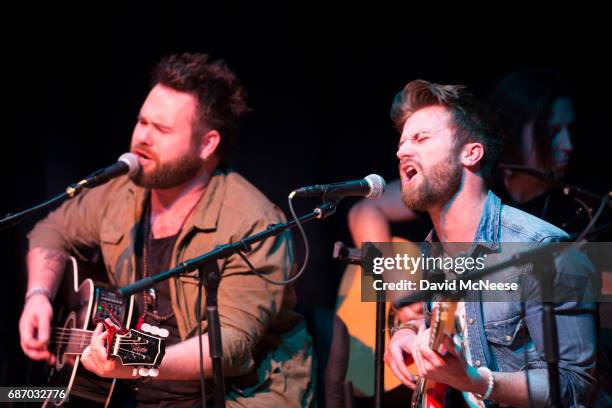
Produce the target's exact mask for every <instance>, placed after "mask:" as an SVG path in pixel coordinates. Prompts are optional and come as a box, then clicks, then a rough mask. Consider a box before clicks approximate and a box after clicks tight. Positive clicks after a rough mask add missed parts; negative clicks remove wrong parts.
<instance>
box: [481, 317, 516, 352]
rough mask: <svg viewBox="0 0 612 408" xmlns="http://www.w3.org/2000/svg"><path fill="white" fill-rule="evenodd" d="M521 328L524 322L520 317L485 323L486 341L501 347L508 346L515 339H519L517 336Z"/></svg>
mask: <svg viewBox="0 0 612 408" xmlns="http://www.w3.org/2000/svg"><path fill="white" fill-rule="evenodd" d="M523 326H524V320H523V319H521V316H520V315H516V316H514V317H511V318H509V319H504V320H499V321H495V322H487V323H485V333H486V335H487V341H488V342H489V343H493V344H499V345H501V346H510V345H512V344H513V343H514V342H515V340H516V339H517V337H520V336H519V334H520V331H521V329H522V328H523Z"/></svg>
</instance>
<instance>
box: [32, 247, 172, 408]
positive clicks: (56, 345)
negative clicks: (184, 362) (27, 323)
mask: <svg viewBox="0 0 612 408" xmlns="http://www.w3.org/2000/svg"><path fill="white" fill-rule="evenodd" d="M64 276H65V278H64V283H65V286H64V293H63V295H61V296H58V300H61V301H62V303H61V304H56V305H55V311H54V315H55V316H56V323H59V324H57V326H56V327H53V328H52V336H51V342H50V345H49V350H50V351H51V353H53V354H54V355H55V357H56V363H55V364H54V365H53V366H51V367H50V368H49V372H48V374H47V378H48V386H50V387H66V388H67V392H66V393H65V396H64V398H58V399H53V398H50V399H48V400H47V401H45V403H44V404H43V406H61V405H64V403H66V405H68V406H96V405H102V406H105V407H106V406H108V405H109V404H110V400H111V396H112V393H113V390H114V388H115V382H116V379H107V378H100V377H98V376H96V375H95V374H93V373H91V372H90V371H88V370H86V369H85V368H84V367H82V365H81V364H80V355H81V353H82V352H83V350H85V348H86V347H87V346H88V345H89V343H90V341H91V336H92V334H93V331H94V329H95V326H96V323H97V322H99V321H104V320H105V319H106V318H110V319H111V320H113V321H115V322H116V325H113V326H112V327H111V328H110V330H108V331H109V339H108V341H107V350H108V356H109V357H110V358H116V359H118V361H119V362H120V363H121V364H123V365H128V366H133V367H134V370H138V374H139V375H141V376H147V375H149V376H152V377H154V376H157V374H158V371H157V367H158V366H159V364H160V363H161V360H162V358H163V356H164V350H165V343H166V339H165V337H167V336H168V332H167V330H165V329H158V328H156V327H153V326H149V325H146V324H143V325H142V327H141V330H135V329H130V330H128V329H127V328H126V327H129V326H130V323H131V315H132V309H133V307H134V297H133V296H132V297H130V299H123V298H122V297H121V296H119V295H118V294H117V293H116V292H115V291H114V290H113V289H112V287H110V286H109V285H104V284H98V283H94V281H93V280H91V279H84V280H83V281H82V282H81V284H80V285H79V284H78V282H79V276H78V266H77V262H76V260H75V259H74V258H72V257H71V258H69V261H68V267H67V270H66V273H65V275H64ZM123 325H125V326H123ZM116 326H120V328H117V327H116ZM107 329H109V327H108V326H107ZM135 378H137V377H135Z"/></svg>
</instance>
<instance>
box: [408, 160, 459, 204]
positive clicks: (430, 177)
mask: <svg viewBox="0 0 612 408" xmlns="http://www.w3.org/2000/svg"><path fill="white" fill-rule="evenodd" d="M461 170H462V168H461V163H460V162H459V160H458V159H457V158H456V157H454V155H452V154H451V155H450V156H449V157H448V158H446V159H445V160H441V161H440V162H438V163H436V164H435V165H433V167H432V168H431V169H430V170H428V171H427V172H426V173H425V172H424V171H422V172H421V173H420V176H421V183H420V184H418V185H415V186H409V187H404V186H403V185H402V192H401V198H402V202H403V203H404V205H405V206H406V207H408V208H410V209H412V210H416V211H427V209H428V208H431V207H432V206H441V205H444V204H445V203H447V202H448V201H449V200H450V199H451V198H452V197H453V195H454V194H455V193H456V192H457V191H458V190H459V187H460V186H461ZM415 181H416V180H415Z"/></svg>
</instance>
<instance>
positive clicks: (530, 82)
mask: <svg viewBox="0 0 612 408" xmlns="http://www.w3.org/2000/svg"><path fill="white" fill-rule="evenodd" d="M561 96H571V90H570V87H569V85H568V84H567V83H566V82H565V80H564V79H563V77H562V76H561V75H560V74H559V73H558V72H556V71H552V70H546V69H532V70H526V71H519V72H515V73H513V74H510V75H508V76H506V77H504V78H503V79H502V80H501V81H499V83H498V84H497V86H496V88H495V91H494V93H493V96H492V104H493V107H494V109H495V111H496V113H497V115H498V117H499V120H500V125H501V126H502V128H503V129H504V132H505V133H506V135H507V139H506V144H505V146H504V150H503V155H502V159H503V161H504V162H508V163H512V164H523V159H524V157H523V155H522V152H521V144H522V136H523V129H524V128H525V124H526V123H527V122H529V121H531V120H533V122H534V123H533V126H534V128H533V130H534V132H533V133H534V134H533V141H534V148H535V152H536V157H537V159H538V162H540V163H541V164H543V165H544V166H550V164H551V161H552V157H551V150H552V149H551V147H552V143H551V141H552V139H551V138H552V134H551V133H550V131H549V125H548V119H549V117H550V114H551V109H552V106H553V102H554V101H555V99H557V98H558V97H561Z"/></svg>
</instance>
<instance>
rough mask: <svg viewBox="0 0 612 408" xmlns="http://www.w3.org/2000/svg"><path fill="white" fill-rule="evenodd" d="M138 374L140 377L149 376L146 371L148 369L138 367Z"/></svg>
mask: <svg viewBox="0 0 612 408" xmlns="http://www.w3.org/2000/svg"><path fill="white" fill-rule="evenodd" d="M138 374H139V375H140V376H141V377H148V376H149V374H150V372H149V369H148V368H144V367H140V368H139V369H138Z"/></svg>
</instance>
